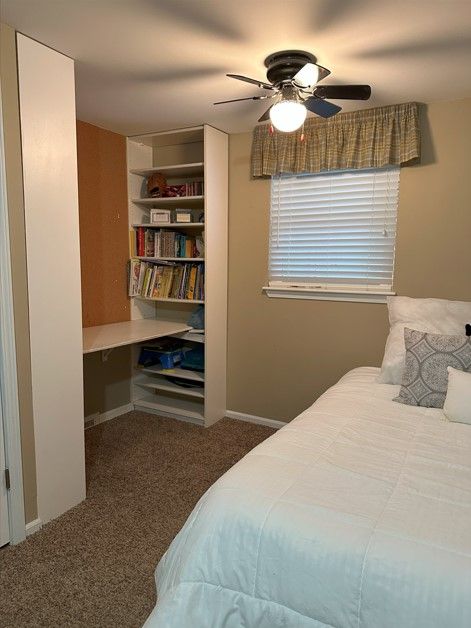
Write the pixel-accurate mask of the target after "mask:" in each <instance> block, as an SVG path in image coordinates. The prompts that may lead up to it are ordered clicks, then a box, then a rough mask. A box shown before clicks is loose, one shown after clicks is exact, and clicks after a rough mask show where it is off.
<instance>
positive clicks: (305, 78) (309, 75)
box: [293, 63, 319, 89]
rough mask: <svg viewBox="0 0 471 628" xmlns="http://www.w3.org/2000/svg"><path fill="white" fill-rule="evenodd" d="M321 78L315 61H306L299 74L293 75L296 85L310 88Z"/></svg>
mask: <svg viewBox="0 0 471 628" xmlns="http://www.w3.org/2000/svg"><path fill="white" fill-rule="evenodd" d="M318 80H319V68H318V66H317V65H316V64H315V63H306V65H304V66H303V67H302V68H301V69H300V70H299V72H297V74H295V75H294V76H293V81H294V84H295V85H298V86H299V87H301V88H306V89H307V88H310V87H314V85H315V84H316V83H317V81H318Z"/></svg>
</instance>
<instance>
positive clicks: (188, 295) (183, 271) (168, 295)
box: [129, 259, 204, 300]
mask: <svg viewBox="0 0 471 628" xmlns="http://www.w3.org/2000/svg"><path fill="white" fill-rule="evenodd" d="M129 296H130V297H137V296H141V297H146V298H148V299H190V300H204V264H202V263H199V264H192V263H187V264H181V263H164V264H153V263H150V262H143V261H141V260H138V259H132V260H130V263H129Z"/></svg>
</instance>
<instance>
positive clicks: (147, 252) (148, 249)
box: [144, 229, 155, 257]
mask: <svg viewBox="0 0 471 628" xmlns="http://www.w3.org/2000/svg"><path fill="white" fill-rule="evenodd" d="M154 239H155V231H154V230H153V229H146V231H145V235H144V256H145V257H154V250H155V247H154Z"/></svg>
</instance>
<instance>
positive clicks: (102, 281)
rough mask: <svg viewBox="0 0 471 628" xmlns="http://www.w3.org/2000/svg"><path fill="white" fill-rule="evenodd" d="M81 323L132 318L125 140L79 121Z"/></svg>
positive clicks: (100, 322) (120, 136)
mask: <svg viewBox="0 0 471 628" xmlns="http://www.w3.org/2000/svg"><path fill="white" fill-rule="evenodd" d="M77 154H78V190H79V218H80V254H81V272H82V322H83V326H84V327H92V326H94V325H104V324H106V323H117V322H120V321H128V320H130V306H129V298H128V296H127V280H126V263H127V261H128V258H129V230H128V210H127V166H126V139H125V137H124V136H122V135H118V134H117V133H112V132H111V131H106V130H104V129H100V128H98V127H96V126H93V125H92V124H88V123H87V122H81V121H80V120H77Z"/></svg>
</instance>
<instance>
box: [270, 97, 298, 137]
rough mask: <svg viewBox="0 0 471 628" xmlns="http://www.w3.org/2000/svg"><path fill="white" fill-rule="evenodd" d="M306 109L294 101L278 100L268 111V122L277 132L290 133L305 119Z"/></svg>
mask: <svg viewBox="0 0 471 628" xmlns="http://www.w3.org/2000/svg"><path fill="white" fill-rule="evenodd" d="M306 115H307V110H306V107H305V106H304V105H303V104H302V103H300V102H297V101H295V100H280V102H278V103H276V104H275V105H273V107H272V108H271V109H270V120H271V122H272V124H273V126H274V127H275V129H278V131H282V132H284V133H290V132H292V131H296V129H299V127H301V126H302V125H303V123H304V121H305V119H306Z"/></svg>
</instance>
